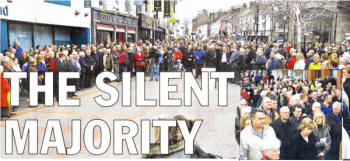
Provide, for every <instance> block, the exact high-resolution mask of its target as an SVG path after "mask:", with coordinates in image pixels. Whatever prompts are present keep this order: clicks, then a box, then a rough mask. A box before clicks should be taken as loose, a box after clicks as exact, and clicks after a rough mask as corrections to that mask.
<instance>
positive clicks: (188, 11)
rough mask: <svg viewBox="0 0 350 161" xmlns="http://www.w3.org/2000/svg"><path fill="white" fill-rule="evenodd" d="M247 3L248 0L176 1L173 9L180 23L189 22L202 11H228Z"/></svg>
mask: <svg viewBox="0 0 350 161" xmlns="http://www.w3.org/2000/svg"><path fill="white" fill-rule="evenodd" d="M244 2H245V3H247V2H249V0H178V4H177V5H176V8H175V10H176V11H175V15H176V18H177V19H178V20H180V23H182V24H183V23H184V22H185V21H191V20H192V18H194V17H196V15H197V14H199V13H200V12H201V11H202V10H203V9H207V10H208V11H209V12H215V11H218V10H220V9H221V10H228V9H230V8H231V6H235V5H242V4H243V3H244Z"/></svg>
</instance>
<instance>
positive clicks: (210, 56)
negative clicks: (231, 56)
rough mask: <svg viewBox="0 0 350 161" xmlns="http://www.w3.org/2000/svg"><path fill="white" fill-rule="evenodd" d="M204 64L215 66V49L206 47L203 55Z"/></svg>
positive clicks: (209, 66)
mask: <svg viewBox="0 0 350 161" xmlns="http://www.w3.org/2000/svg"><path fill="white" fill-rule="evenodd" d="M204 59H205V66H206V67H208V68H216V66H217V60H216V59H217V53H216V50H211V49H208V50H207V53H206V54H205V56H204Z"/></svg>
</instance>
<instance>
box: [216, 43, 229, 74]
mask: <svg viewBox="0 0 350 161" xmlns="http://www.w3.org/2000/svg"><path fill="white" fill-rule="evenodd" d="M217 56H218V58H217V60H218V67H217V68H218V71H220V72H228V71H229V65H230V63H229V59H230V56H231V54H230V52H229V51H228V48H227V47H225V46H224V47H223V48H222V53H218V55H217Z"/></svg>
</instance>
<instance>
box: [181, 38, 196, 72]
mask: <svg viewBox="0 0 350 161" xmlns="http://www.w3.org/2000/svg"><path fill="white" fill-rule="evenodd" d="M182 62H183V65H184V69H185V71H186V72H193V68H194V58H193V50H192V46H190V45H189V46H188V47H187V48H186V49H185V50H184V52H183V57H182Z"/></svg>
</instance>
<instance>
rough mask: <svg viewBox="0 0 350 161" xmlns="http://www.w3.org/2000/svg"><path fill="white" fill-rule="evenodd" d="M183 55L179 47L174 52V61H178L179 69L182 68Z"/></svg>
mask: <svg viewBox="0 0 350 161" xmlns="http://www.w3.org/2000/svg"><path fill="white" fill-rule="evenodd" d="M182 57H183V54H182V53H181V51H180V50H179V49H178V48H175V49H174V52H173V58H174V63H176V67H177V71H181V70H182Z"/></svg>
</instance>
